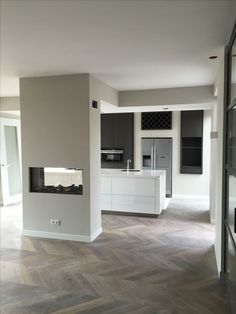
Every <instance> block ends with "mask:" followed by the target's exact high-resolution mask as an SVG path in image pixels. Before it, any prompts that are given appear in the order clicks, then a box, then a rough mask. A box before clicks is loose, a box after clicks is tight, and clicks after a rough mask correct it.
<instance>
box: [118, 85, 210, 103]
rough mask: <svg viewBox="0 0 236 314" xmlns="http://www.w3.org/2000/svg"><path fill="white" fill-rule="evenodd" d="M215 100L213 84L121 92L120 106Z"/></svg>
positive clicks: (208, 101)
mask: <svg viewBox="0 0 236 314" xmlns="http://www.w3.org/2000/svg"><path fill="white" fill-rule="evenodd" d="M214 101H215V97H214V95H213V86H211V85H208V86H194V87H178V88H163V89H146V90H132V91H120V92H119V106H120V107H132V106H135V107H136V106H167V105H189V104H209V103H212V102H214Z"/></svg>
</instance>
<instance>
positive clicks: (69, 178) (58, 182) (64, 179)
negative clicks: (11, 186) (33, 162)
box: [29, 167, 83, 195]
mask: <svg viewBox="0 0 236 314" xmlns="http://www.w3.org/2000/svg"><path fill="white" fill-rule="evenodd" d="M29 175H30V192H37V193H59V194H79V195H82V194H83V170H82V169H79V168H58V167H44V168H43V167H30V168H29Z"/></svg>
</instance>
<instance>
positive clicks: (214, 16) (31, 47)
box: [0, 0, 236, 96]
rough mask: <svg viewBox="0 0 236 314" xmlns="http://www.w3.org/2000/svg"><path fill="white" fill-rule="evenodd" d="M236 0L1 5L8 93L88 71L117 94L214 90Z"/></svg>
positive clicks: (50, 0) (40, 0) (53, 0)
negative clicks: (34, 79)
mask: <svg viewBox="0 0 236 314" xmlns="http://www.w3.org/2000/svg"><path fill="white" fill-rule="evenodd" d="M235 17H236V1H227V0H225V1H224V0H222V1H218V0H209V1H208V0H204V1H198V0H191V1H189V0H187V1H178V0H176V1H171V0H169V1H158V0H157V1H149V0H145V1H141V0H140V1H139V0H136V1H135V0H131V1H129V0H126V1H122V0H113V1H100V0H95V1H94V0H87V1H85V0H84V1H83V0H67V1H66V0H47V1H46V0H31V1H28V0H10V1H9V0H6V1H5V0H2V1H1V34H0V35H1V51H0V53H1V95H2V96H13V95H15V96H16V95H19V83H18V78H19V77H29V76H41V75H57V74H68V73H83V72H89V73H92V74H94V75H95V76H96V77H97V78H99V79H101V80H102V81H104V82H106V83H107V84H109V85H111V86H112V87H114V88H116V89H118V90H128V89H146V88H165V87H179V86H194V85H205V84H212V83H213V82H214V80H215V77H216V71H217V65H218V61H217V60H214V61H210V60H209V59H208V57H209V56H210V55H215V54H216V55H217V54H219V53H220V51H221V47H222V46H223V45H225V44H226V43H227V41H228V38H229V35H230V32H231V30H232V27H233V22H234V19H235Z"/></svg>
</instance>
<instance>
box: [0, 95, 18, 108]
mask: <svg viewBox="0 0 236 314" xmlns="http://www.w3.org/2000/svg"><path fill="white" fill-rule="evenodd" d="M11 110H12V111H16V110H20V97H0V111H11Z"/></svg>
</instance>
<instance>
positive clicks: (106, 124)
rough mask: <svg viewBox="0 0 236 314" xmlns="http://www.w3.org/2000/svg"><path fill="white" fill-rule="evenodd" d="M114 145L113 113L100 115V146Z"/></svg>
mask: <svg viewBox="0 0 236 314" xmlns="http://www.w3.org/2000/svg"><path fill="white" fill-rule="evenodd" d="M113 146H114V117H113V114H102V115H101V147H102V148H111V147H113Z"/></svg>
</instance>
